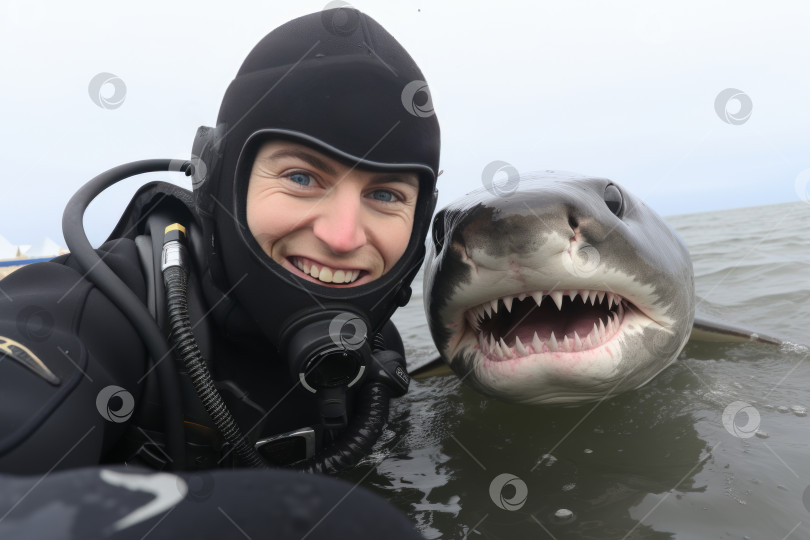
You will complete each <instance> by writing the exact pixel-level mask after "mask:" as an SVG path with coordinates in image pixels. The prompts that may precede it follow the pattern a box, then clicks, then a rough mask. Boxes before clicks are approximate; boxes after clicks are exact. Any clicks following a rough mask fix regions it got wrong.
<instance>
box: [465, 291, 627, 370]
mask: <svg viewBox="0 0 810 540" xmlns="http://www.w3.org/2000/svg"><path fill="white" fill-rule="evenodd" d="M624 313H625V310H624V307H623V306H622V305H621V304H619V308H618V310H617V311H614V312H611V313H610V315H609V317H608V322H607V324H603V323H602V321H601V320H600V321H599V324H596V323H594V325H593V328H592V329H591V330H590V332H589V333H588V334H587V335H585V336H580V335H579V334H578V333H577V332H571V333H570V334H566V335H564V336H555V335H554V332H552V333H551V335H550V336H549V337H548V338H545V339H544V338H541V337H540V336H538V335H537V332H535V333H534V335H533V336H532V338H531V340H529V339H527V338H524V339H523V340H521V339H520V337H515V341H514V343H512V344H508V343H506V342H505V341H504V339H503V338H499V339H497V340H496V339H495V337H494V336H493V335H492V334H489V333H487V332H481V333H479V334H478V348H479V350H480V351H481V353H482V354H484V355H485V356H486V357H487V358H489V359H490V360H495V361H504V360H514V359H520V358H525V357H528V356H531V355H533V354H545V353H557V354H559V353H576V352H581V351H587V350H590V349H595V348H597V347H600V346H602V345H603V344H605V343H606V342H608V341H610V340H611V339H612V338H613V337H614V336H615V335H616V334H618V333H619V331H620V329H621V325H622V321H623V320H624ZM485 334H486V335H485Z"/></svg>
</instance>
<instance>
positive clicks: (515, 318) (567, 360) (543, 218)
mask: <svg viewBox="0 0 810 540" xmlns="http://www.w3.org/2000/svg"><path fill="white" fill-rule="evenodd" d="M510 185H512V186H516V189H513V190H501V191H498V190H495V189H492V188H490V189H480V190H477V191H474V192H472V193H469V194H467V195H466V196H465V197H463V198H462V199H460V200H458V201H456V202H454V203H452V204H450V205H448V206H447V207H445V208H443V209H442V210H440V211H439V212H438V213H437V214H436V215H435V217H434V219H433V224H432V232H431V235H430V237H429V239H428V246H427V255H426V258H425V269H424V279H423V283H424V294H423V299H424V304H425V312H426V315H427V320H428V326H429V328H430V333H431V336H432V338H433V341H434V343H435V344H436V347H437V349H438V351H439V355H440V358H441V360H443V361H444V363H445V364H447V365H448V366H449V367H450V369H452V371H453V372H455V374H456V375H457V376H458V377H459V378H461V379H462V380H463V381H464V382H465V383H467V384H468V385H470V386H472V387H473V388H474V389H476V390H477V391H479V392H481V393H482V394H484V395H487V396H490V397H493V398H496V399H499V400H503V401H509V402H516V403H527V404H549V403H577V402H587V401H595V400H599V399H603V398H604V397H606V396H609V395H616V394H619V393H621V392H625V391H628V390H632V389H635V388H639V387H641V386H643V385H644V384H646V383H647V382H649V381H650V380H651V379H653V378H654V377H655V376H656V375H657V374H659V373H660V372H661V371H663V370H664V369H666V368H667V367H668V366H669V365H670V364H672V363H673V362H674V361H675V360H676V359H677V358H678V355H679V353H680V352H681V350H682V349H683V348H684V346H685V345H686V343H687V342H688V341H689V340H690V338H691V339H698V340H709V341H711V340H716V341H750V340H755V341H760V342H764V343H770V344H775V345H779V344H781V342H780V341H779V340H778V339H776V338H773V337H771V336H765V335H761V334H756V333H753V332H750V331H748V330H745V329H740V328H736V327H733V326H728V325H725V324H721V323H717V322H714V321H710V320H708V319H702V318H700V317H696V316H695V304H696V300H695V281H694V272H693V269H692V262H691V259H690V256H689V251H688V249H687V247H686V245H685V243H684V242H683V240H682V239H681V238H680V237H679V236H678V234H677V233H676V232H675V231H674V230H673V229H672V228H671V227H670V226H669V225H668V224H667V223H666V221H665V220H664V219H663V218H662V217H661V216H659V215H658V214H657V213H656V212H655V211H654V210H652V209H651V208H650V207H648V206H647V205H646V204H645V203H644V202H643V201H642V200H641V199H639V198H638V197H636V196H634V195H633V194H631V193H630V192H629V191H628V190H627V189H625V188H624V187H622V186H621V185H620V184H618V183H617V182H614V181H612V180H609V179H606V178H596V177H588V176H583V175H578V174H575V173H568V172H560V171H545V172H542V173H532V174H526V175H521V176H519V177H516V178H512V179H510ZM414 374H415V375H418V374H419V370H416V371H414Z"/></svg>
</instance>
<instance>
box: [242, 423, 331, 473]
mask: <svg viewBox="0 0 810 540" xmlns="http://www.w3.org/2000/svg"><path fill="white" fill-rule="evenodd" d="M316 445H317V433H316V432H315V429H314V428H311V427H303V428H300V429H295V430H293V431H288V432H287V433H282V434H280V435H273V436H272V437H265V438H263V439H260V440H258V441H256V444H255V445H254V446H255V448H256V451H257V452H258V453H259V455H260V456H261V457H262V458H264V459H265V460H267V461H268V462H270V463H273V464H275V465H291V464H293V463H296V462H298V461H303V460H305V459H309V458H311V457H312V456H314V455H315V448H316Z"/></svg>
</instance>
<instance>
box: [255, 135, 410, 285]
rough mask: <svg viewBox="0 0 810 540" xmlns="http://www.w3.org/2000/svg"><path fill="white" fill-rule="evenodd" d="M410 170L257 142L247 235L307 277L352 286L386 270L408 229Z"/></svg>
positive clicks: (279, 143) (396, 256) (400, 249)
mask: <svg viewBox="0 0 810 540" xmlns="http://www.w3.org/2000/svg"><path fill="white" fill-rule="evenodd" d="M418 193H419V180H418V177H417V175H416V174H415V173H410V172H389V171H373V170H364V169H359V168H357V167H353V166H351V165H349V164H347V163H345V162H342V161H339V160H336V159H333V158H331V157H329V156H327V155H325V154H323V153H321V152H318V151H317V150H314V149H312V148H308V147H305V146H303V145H300V144H295V143H291V142H286V141H270V142H267V143H265V144H264V145H263V146H262V147H261V148H260V149H259V152H258V154H257V156H256V160H255V162H254V164H253V169H252V171H251V174H250V180H249V186H248V193H247V222H248V227H249V229H250V232H251V234H253V236H254V237H255V239H256V241H257V242H258V243H259V245H260V246H261V248H262V249H263V250H264V252H265V253H266V254H267V255H269V256H270V257H271V258H272V259H273V260H274V261H275V262H277V263H278V264H280V265H281V266H282V267H284V268H285V269H287V270H289V271H290V272H292V273H293V274H295V275H298V276H301V277H303V278H304V279H306V280H308V281H312V282H315V283H320V284H330V285H331V286H333V287H339V286H357V285H362V284H364V283H368V282H370V281H373V280H375V279H377V278H379V277H380V276H382V275H383V274H385V273H386V272H388V271H389V270H390V269H391V268H392V267H393V266H394V265H395V264H396V263H397V261H398V260H399V259H400V257H401V256H402V254H403V253H405V249H406V248H407V247H408V241H409V239H410V236H411V230H412V229H413V220H414V212H415V209H416V201H417V197H418Z"/></svg>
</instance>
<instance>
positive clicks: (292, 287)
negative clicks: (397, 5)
mask: <svg viewBox="0 0 810 540" xmlns="http://www.w3.org/2000/svg"><path fill="white" fill-rule="evenodd" d="M217 132H218V141H219V143H218V154H219V158H218V159H217V160H216V163H214V164H212V165H211V166H210V168H211V170H210V171H209V178H207V179H206V180H205V181H204V182H202V183H201V184H200V185H195V192H196V197H197V201H198V203H197V204H198V206H199V210H200V213H201V215H202V216H203V217H204V218H205V217H206V216H208V217H207V219H204V220H203V221H204V232H205V235H206V249H207V250H208V254H207V257H208V262H209V266H210V267H211V271H212V275H213V277H214V282H215V283H216V285H217V288H219V289H220V290H222V291H223V292H228V293H229V295H230V296H232V297H233V298H235V299H236V302H237V303H238V304H239V305H240V307H241V308H243V309H244V310H245V311H246V312H247V313H248V314H249V315H250V316H251V318H253V319H254V320H255V321H256V322H257V323H258V325H259V327H260V329H261V331H262V333H263V334H264V335H266V336H267V337H268V339H270V341H271V342H273V343H274V344H275V345H278V344H279V339H280V333H281V332H282V331H283V329H284V327H285V326H286V325H288V324H289V322H290V320H291V318H294V317H295V316H297V315H300V314H301V313H306V312H316V311H319V310H320V311H322V310H324V309H330V308H334V309H346V308H348V307H350V308H351V309H350V311H355V312H357V313H359V314H362V316H363V317H364V318H366V319H367V320H368V322H369V323H370V325H371V328H370V329H369V330H371V331H377V330H379V328H380V327H381V326H382V324H383V323H384V322H385V321H387V320H388V319H389V318H390V316H391V314H392V313H393V311H394V310H395V309H396V308H397V307H398V306H399V305H404V303H405V302H407V299H408V298H409V297H410V288H409V286H410V282H411V281H412V279H413V277H414V276H415V274H416V272H417V271H418V269H419V267H420V266H421V264H422V260H423V258H424V252H425V248H424V241H425V236H426V234H427V230H428V227H429V223H430V218H431V216H432V214H433V210H434V207H435V189H436V177H437V175H438V167H439V124H438V120H437V119H436V116H435V114H434V113H433V110H432V102H431V100H430V95H429V91H428V90H427V85H426V83H425V82H424V76H423V75H422V72H421V71H420V70H419V68H418V66H417V65H416V63H415V62H414V61H413V59H412V58H411V57H410V56H409V55H408V53H407V52H406V51H405V49H404V48H403V47H402V46H401V45H400V44H399V43H398V42H397V41H396V40H395V39H394V38H393V37H392V36H391V35H390V34H389V33H388V32H387V31H386V30H385V29H384V28H383V27H382V26H380V25H379V24H378V23H377V22H376V21H374V20H373V19H371V18H370V17H368V16H367V15H365V14H362V13H360V12H358V11H356V10H353V9H346V8H342V9H335V10H328V11H323V12H319V13H314V14H311V15H307V16H304V17H300V18H298V19H295V20H293V21H290V22H288V23H286V24H284V25H283V26H281V27H279V28H277V29H275V30H274V31H272V32H271V33H270V34H268V35H267V36H266V37H265V38H264V39H262V41H261V42H259V44H258V45H256V47H255V48H254V49H253V50H252V51H251V52H250V54H249V55H248V56H247V58H246V59H245V61H244V63H243V64H242V67H241V68H240V70H239V72H238V73H237V76H236V78H235V79H234V81H233V82H232V83H231V85H230V86H229V87H228V90H227V91H226V93H225V97H224V98H223V100H222V106H221V108H220V112H219V117H218V119H217ZM272 138H284V139H288V140H292V141H294V142H298V143H302V144H305V145H308V146H310V147H312V148H314V149H316V150H318V151H320V152H323V153H325V154H327V155H331V156H333V157H335V158H337V159H340V160H342V161H344V162H347V163H349V164H352V165H356V166H358V167H360V168H363V169H381V170H385V169H387V170H401V171H412V172H416V173H418V175H419V179H420V185H419V196H418V202H417V206H416V210H415V215H414V225H413V231H412V233H411V238H410V242H409V244H408V247H407V248H406V251H405V253H404V255H403V256H402V258H401V259H400V261H399V262H398V263H397V264H396V265H394V267H393V268H392V269H390V270H389V271H388V272H387V273H386V274H384V275H383V276H382V277H380V278H378V279H376V280H374V281H372V282H370V283H367V284H364V285H360V286H357V287H343V288H335V287H327V286H323V285H319V284H316V283H312V282H310V281H307V280H304V279H302V278H300V277H298V276H295V275H293V274H292V273H290V272H288V271H287V270H285V269H283V268H282V267H281V266H280V265H279V264H277V263H276V262H275V261H273V260H272V259H271V258H270V257H269V256H268V255H267V254H265V253H264V251H263V250H262V249H261V247H260V246H259V245H258V243H257V242H256V240H255V239H254V238H253V236H252V235H251V234H250V231H249V229H248V227H247V219H246V193H247V185H248V180H249V176H250V171H251V168H252V165H253V160H254V158H255V155H256V152H257V151H258V148H259V147H260V146H261V143H263V142H264V141H267V140H269V139H272ZM206 165H209V164H206Z"/></svg>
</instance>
